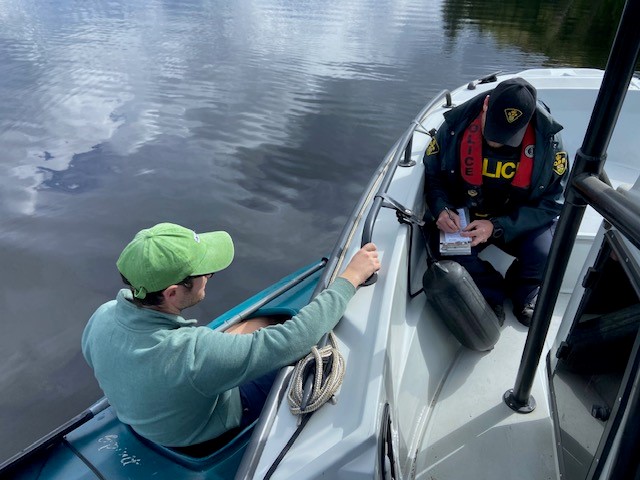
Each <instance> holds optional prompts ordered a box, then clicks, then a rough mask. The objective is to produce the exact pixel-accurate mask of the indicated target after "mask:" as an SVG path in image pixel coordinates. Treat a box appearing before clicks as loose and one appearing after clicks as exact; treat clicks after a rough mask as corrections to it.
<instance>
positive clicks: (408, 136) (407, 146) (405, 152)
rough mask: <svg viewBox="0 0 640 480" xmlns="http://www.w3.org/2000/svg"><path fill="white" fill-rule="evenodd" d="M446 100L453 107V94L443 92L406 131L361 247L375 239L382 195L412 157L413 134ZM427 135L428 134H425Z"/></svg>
mask: <svg viewBox="0 0 640 480" xmlns="http://www.w3.org/2000/svg"><path fill="white" fill-rule="evenodd" d="M443 98H444V99H445V100H446V104H445V105H449V106H450V105H451V93H450V92H449V91H448V90H442V91H441V92H440V93H439V94H438V95H436V97H434V99H433V100H431V102H429V103H428V104H427V105H426V106H425V107H424V108H423V109H422V110H420V112H419V113H418V115H416V118H415V119H414V120H413V121H412V122H411V126H410V127H409V128H408V129H407V130H406V131H405V133H404V135H402V137H401V139H400V141H399V142H398V143H399V145H401V147H399V148H396V150H395V153H394V155H393V158H392V160H391V162H390V164H389V170H388V171H387V174H386V175H385V177H384V179H383V180H382V183H381V184H380V187H378V191H377V192H376V197H375V199H374V201H373V205H372V206H371V209H370V210H369V215H367V218H366V220H365V223H364V228H363V231H362V242H361V245H366V244H367V243H369V242H371V239H372V237H373V227H374V225H375V223H376V220H377V219H378V213H380V208H382V201H383V199H382V195H383V194H385V193H387V190H388V189H389V185H391V181H392V180H393V175H394V173H395V171H396V168H397V167H398V164H399V163H400V160H401V159H402V158H403V156H404V157H405V158H407V157H408V156H410V155H411V151H410V150H411V147H412V145H413V134H414V133H415V131H416V130H417V128H418V127H419V126H421V125H422V120H424V118H425V117H426V116H427V114H428V113H429V111H431V109H433V108H434V107H435V106H436V105H437V104H439V103H440V102H441V101H442V99H443ZM425 133H427V132H425Z"/></svg>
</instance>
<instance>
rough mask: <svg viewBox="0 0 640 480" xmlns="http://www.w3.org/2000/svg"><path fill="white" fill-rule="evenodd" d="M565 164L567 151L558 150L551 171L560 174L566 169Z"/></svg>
mask: <svg viewBox="0 0 640 480" xmlns="http://www.w3.org/2000/svg"><path fill="white" fill-rule="evenodd" d="M567 164H568V162H567V152H558V153H556V159H555V160H554V162H553V171H554V172H556V173H557V174H558V175H560V176H562V175H564V172H566V171H567Z"/></svg>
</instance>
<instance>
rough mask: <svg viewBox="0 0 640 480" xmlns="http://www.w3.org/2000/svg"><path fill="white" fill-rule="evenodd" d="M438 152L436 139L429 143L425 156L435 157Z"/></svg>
mask: <svg viewBox="0 0 640 480" xmlns="http://www.w3.org/2000/svg"><path fill="white" fill-rule="evenodd" d="M438 152H440V147H439V146H438V142H437V141H436V137H433V138H432V139H431V143H429V146H428V147H427V155H435V154H436V153H438Z"/></svg>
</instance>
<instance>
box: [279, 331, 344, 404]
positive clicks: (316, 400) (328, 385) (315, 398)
mask: <svg viewBox="0 0 640 480" xmlns="http://www.w3.org/2000/svg"><path fill="white" fill-rule="evenodd" d="M332 356H333V359H332V364H331V370H330V371H329V373H328V375H327V376H326V378H325V379H324V382H323V373H322V370H323V365H324V360H323V359H327V358H329V357H332ZM313 361H315V370H316V372H315V373H316V374H315V380H314V382H313V389H312V390H311V395H310V397H309V401H308V402H307V405H306V407H305V408H304V409H303V408H301V407H302V397H303V391H304V380H305V379H304V371H305V369H306V366H307V365H308V364H309V363H311V362H313ZM345 365H346V364H345V361H344V357H343V356H342V354H341V353H340V351H339V350H338V342H337V339H336V336H335V335H334V334H333V332H329V343H328V344H327V345H325V346H324V347H322V348H318V347H313V348H312V349H311V353H309V355H307V356H306V357H304V358H303V359H301V360H300V361H298V363H297V365H296V368H295V369H294V370H293V374H292V378H291V386H290V387H289V393H288V394H287V399H288V400H289V408H290V409H291V413H293V414H294V415H304V414H306V413H311V412H314V411H316V410H317V409H318V408H320V407H321V406H322V405H324V404H325V403H326V402H327V401H329V400H330V399H331V398H332V397H333V396H334V395H335V393H336V392H337V391H338V388H340V385H342V380H343V379H344V372H345Z"/></svg>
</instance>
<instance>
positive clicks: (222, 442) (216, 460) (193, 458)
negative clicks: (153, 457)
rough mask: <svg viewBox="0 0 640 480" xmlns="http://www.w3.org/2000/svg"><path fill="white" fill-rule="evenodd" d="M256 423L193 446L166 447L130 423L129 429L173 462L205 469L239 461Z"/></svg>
mask: <svg viewBox="0 0 640 480" xmlns="http://www.w3.org/2000/svg"><path fill="white" fill-rule="evenodd" d="M256 423H257V420H256V421H255V422H253V423H252V424H251V425H249V426H247V427H246V428H244V429H240V428H236V429H233V430H230V431H228V432H226V433H224V434H222V435H220V436H219V437H216V438H214V439H212V440H208V441H206V442H203V443H200V444H198V445H193V446H191V447H165V446H163V445H159V444H157V443H155V442H152V441H151V440H148V439H146V438H144V437H143V436H141V435H139V434H138V433H136V431H135V430H134V429H133V428H131V427H130V426H129V425H127V429H128V430H129V431H130V432H131V434H132V435H134V436H135V437H136V438H137V439H138V440H139V441H140V442H142V443H143V444H145V445H146V446H147V447H149V448H150V449H152V450H154V451H156V452H157V453H160V454H161V455H162V456H164V457H166V458H168V459H170V460H172V461H173V462H176V463H178V464H180V465H182V466H184V467H187V468H189V469H191V470H203V469H208V468H209V467H211V466H212V465H218V466H220V465H222V464H225V463H228V462H231V461H233V462H239V460H240V459H241V458H242V455H243V454H244V450H245V448H246V446H247V444H248V443H249V439H250V438H251V434H252V433H253V428H254V427H255V424H256ZM238 456H239V458H238Z"/></svg>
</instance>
